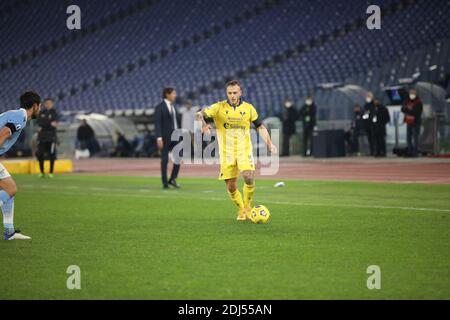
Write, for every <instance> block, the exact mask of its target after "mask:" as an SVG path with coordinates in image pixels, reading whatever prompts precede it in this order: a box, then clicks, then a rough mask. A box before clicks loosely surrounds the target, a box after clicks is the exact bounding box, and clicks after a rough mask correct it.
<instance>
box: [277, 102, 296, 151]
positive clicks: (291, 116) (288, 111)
mask: <svg viewBox="0 0 450 320" xmlns="http://www.w3.org/2000/svg"><path fill="white" fill-rule="evenodd" d="M297 118H298V115H297V110H296V109H295V107H294V103H293V102H292V100H290V99H286V100H285V101H284V107H283V111H282V112H281V121H282V124H283V152H282V154H281V156H282V157H286V156H289V153H290V152H289V141H290V139H291V136H292V135H293V134H295V131H296V128H295V121H297Z"/></svg>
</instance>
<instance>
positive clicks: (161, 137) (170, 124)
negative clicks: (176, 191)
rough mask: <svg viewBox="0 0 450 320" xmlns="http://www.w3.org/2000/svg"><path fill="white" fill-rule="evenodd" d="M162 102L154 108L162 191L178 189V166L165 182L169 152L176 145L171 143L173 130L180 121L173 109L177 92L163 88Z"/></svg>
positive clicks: (176, 164)
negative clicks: (170, 188) (171, 187)
mask: <svg viewBox="0 0 450 320" xmlns="http://www.w3.org/2000/svg"><path fill="white" fill-rule="evenodd" d="M162 98H163V101H162V102H161V103H160V104H159V105H157V106H156V108H155V127H156V143H157V146H158V149H159V150H160V152H161V178H162V184H163V188H164V189H168V188H169V185H171V186H173V187H174V188H180V185H179V184H178V183H177V181H176V179H177V177H178V172H179V171H180V164H179V163H174V164H173V168H172V174H171V175H170V179H169V181H167V164H168V162H169V152H170V151H172V149H173V147H174V146H175V145H176V144H177V142H175V141H171V136H172V133H173V131H174V130H176V129H179V128H180V120H179V116H178V112H177V110H176V108H175V105H174V103H175V100H176V98H177V92H176V91H175V89H174V88H164V90H163V94H162Z"/></svg>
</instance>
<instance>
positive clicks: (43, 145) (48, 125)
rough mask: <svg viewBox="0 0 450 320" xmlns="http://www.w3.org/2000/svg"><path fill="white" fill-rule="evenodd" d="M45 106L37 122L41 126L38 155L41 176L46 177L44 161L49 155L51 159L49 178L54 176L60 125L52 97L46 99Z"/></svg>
mask: <svg viewBox="0 0 450 320" xmlns="http://www.w3.org/2000/svg"><path fill="white" fill-rule="evenodd" d="M44 106H45V108H44V109H43V110H42V111H41V112H40V114H39V117H38V119H37V124H38V125H39V126H40V129H39V133H38V146H37V152H36V157H37V159H38V161H39V169H40V171H41V173H40V175H39V177H41V178H43V177H45V174H44V161H45V156H46V155H47V156H48V157H49V159H50V173H49V175H48V176H49V178H53V177H54V175H53V171H54V167H55V160H56V143H57V136H56V130H57V129H56V128H57V126H58V113H57V112H56V110H55V108H54V102H53V99H51V98H46V99H45V100H44Z"/></svg>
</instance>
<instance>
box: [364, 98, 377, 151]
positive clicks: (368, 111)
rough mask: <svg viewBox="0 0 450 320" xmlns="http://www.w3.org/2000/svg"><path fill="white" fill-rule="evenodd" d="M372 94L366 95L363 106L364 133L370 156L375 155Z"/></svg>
mask: <svg viewBox="0 0 450 320" xmlns="http://www.w3.org/2000/svg"><path fill="white" fill-rule="evenodd" d="M373 109H374V106H373V93H372V92H369V93H367V97H366V104H365V105H364V110H363V112H364V114H363V116H362V117H363V120H364V131H365V132H366V136H367V142H368V143H369V152H370V155H371V156H373V155H375V146H374V137H373V126H372V116H373Z"/></svg>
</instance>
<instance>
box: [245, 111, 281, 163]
mask: <svg viewBox="0 0 450 320" xmlns="http://www.w3.org/2000/svg"><path fill="white" fill-rule="evenodd" d="M251 121H252V123H253V125H254V126H255V128H256V130H257V131H258V133H259V135H260V136H261V138H262V139H263V140H264V143H265V144H266V145H267V147H268V148H269V150H270V152H271V153H272V154H277V153H278V150H277V147H276V146H275V145H274V144H273V143H272V139H271V138H270V135H269V131H267V128H266V126H264V125H263V123H262V121H261V119H260V118H259V116H258V113H257V112H256V109H255V108H254V107H253V106H252V109H251Z"/></svg>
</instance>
